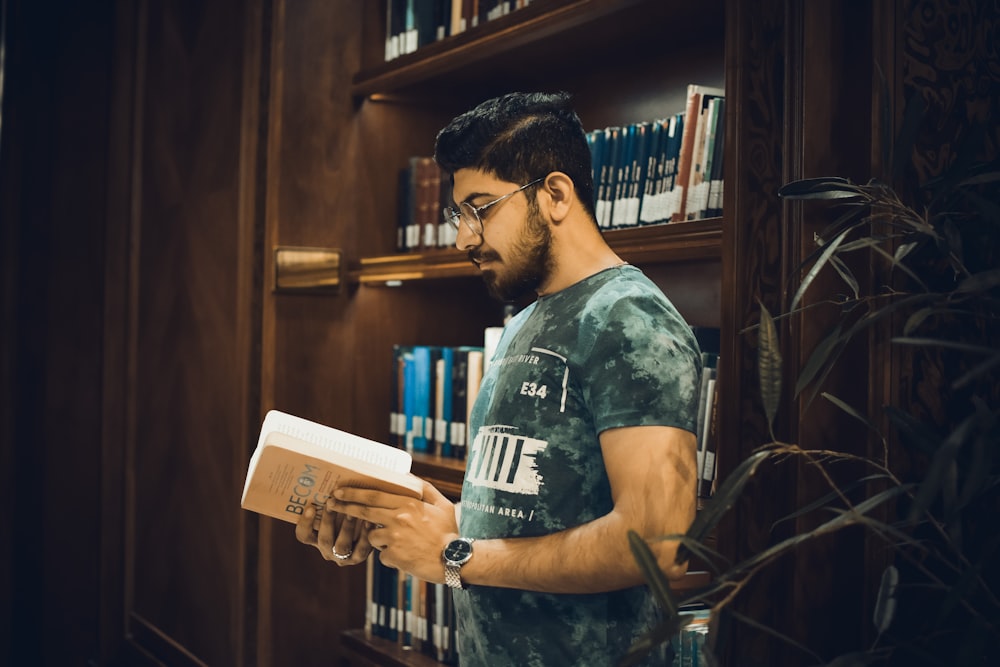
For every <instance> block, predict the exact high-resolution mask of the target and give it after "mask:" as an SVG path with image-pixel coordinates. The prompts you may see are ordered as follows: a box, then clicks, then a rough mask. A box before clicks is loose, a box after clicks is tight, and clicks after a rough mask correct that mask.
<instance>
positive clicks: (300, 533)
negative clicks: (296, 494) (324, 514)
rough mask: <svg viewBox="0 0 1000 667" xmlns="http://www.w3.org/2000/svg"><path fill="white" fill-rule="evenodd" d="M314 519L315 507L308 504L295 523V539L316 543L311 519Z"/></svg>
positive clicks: (304, 542)
mask: <svg viewBox="0 0 1000 667" xmlns="http://www.w3.org/2000/svg"><path fill="white" fill-rule="evenodd" d="M315 519H316V508H315V507H314V506H312V505H308V506H307V507H306V508H305V509H304V510H302V514H300V515H299V520H298V521H297V522H296V523H295V539H297V540H298V541H299V542H301V543H302V544H316V531H315V530H313V521H314V520H315Z"/></svg>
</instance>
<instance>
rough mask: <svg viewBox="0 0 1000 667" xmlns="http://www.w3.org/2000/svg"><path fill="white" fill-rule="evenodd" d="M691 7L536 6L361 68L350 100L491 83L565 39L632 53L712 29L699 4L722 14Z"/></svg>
mask: <svg viewBox="0 0 1000 667" xmlns="http://www.w3.org/2000/svg"><path fill="white" fill-rule="evenodd" d="M696 4H697V3H688V2H683V1H682V0H535V1H534V2H532V3H531V4H530V5H528V6H527V7H524V8H522V9H518V10H516V11H512V12H510V13H509V14H507V15H506V16H502V17H500V18H497V19H494V20H492V21H489V22H487V23H483V24H480V25H478V26H475V27H473V28H470V29H468V30H466V31H464V32H461V33H458V34H457V35H453V36H450V37H446V38H444V39H441V40H439V41H437V42H434V43H432V44H428V45H426V46H423V47H421V48H419V49H418V50H417V51H414V52H412V53H409V54H406V55H403V56H400V57H398V58H395V59H393V60H390V61H387V62H379V63H377V64H371V65H370V66H368V67H365V68H364V69H362V70H361V71H359V72H357V73H356V74H355V75H354V77H353V79H352V84H351V94H352V95H353V96H354V97H356V98H362V97H367V96H376V97H378V96H392V95H393V94H396V93H406V92H414V91H416V90H417V88H426V87H428V86H431V87H433V84H443V83H444V81H443V80H444V77H446V76H447V77H449V78H450V77H452V76H454V75H455V74H456V73H459V74H460V73H469V72H472V71H475V72H476V75H477V76H488V77H490V78H491V79H492V78H494V77H496V76H504V75H505V74H506V75H507V76H509V75H510V73H511V72H518V73H519V74H518V75H519V76H523V72H522V71H521V70H522V67H532V66H534V67H538V66H539V62H540V60H541V59H548V58H549V57H551V56H558V54H559V53H560V52H562V51H564V45H565V44H566V42H567V41H570V42H573V43H577V44H580V43H589V44H591V45H592V49H593V51H594V52H595V53H597V52H600V51H601V49H602V47H605V46H608V45H614V44H617V43H620V42H621V40H622V39H629V40H630V41H631V43H632V46H633V48H638V47H641V46H642V45H643V43H644V42H647V41H648V40H645V39H644V38H645V37H653V36H654V35H655V36H656V37H657V38H658V39H659V40H665V41H670V40H672V39H674V38H681V37H683V36H684V35H685V34H691V33H690V31H691V30H695V31H697V32H699V33H702V32H704V28H705V26H706V25H715V26H718V25H719V22H718V21H717V20H715V17H717V16H718V14H717V13H714V12H713V11H710V9H711V8H709V7H706V6H705V5H706V4H710V5H716V7H715V9H718V11H719V12H721V11H722V5H723V2H722V0H707V3H700V4H697V6H695V5H696ZM664 19H669V20H667V21H665V20H664ZM709 20H711V23H709ZM654 31H655V32H654ZM554 37H557V38H558V39H552V38H554ZM654 43H663V42H662V41H660V42H654ZM562 59H565V55H563V57H562ZM493 82H494V83H496V81H495V79H494V80H493ZM423 92H426V91H423Z"/></svg>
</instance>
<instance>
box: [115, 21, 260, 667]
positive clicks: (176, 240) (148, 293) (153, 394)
mask: <svg viewBox="0 0 1000 667" xmlns="http://www.w3.org/2000/svg"><path fill="white" fill-rule="evenodd" d="M137 19H138V20H137V23H136V26H135V31H136V34H137V35H138V36H139V39H138V42H137V48H136V54H135V55H136V58H135V62H136V67H137V70H136V83H135V86H136V91H137V98H136V100H137V109H136V111H137V121H136V122H137V132H136V135H135V142H136V143H135V144H134V146H133V155H134V156H135V162H134V164H133V169H134V173H133V181H132V182H133V184H134V187H135V188H136V189H135V190H134V191H133V193H132V205H131V211H132V217H131V221H130V226H131V228H130V239H131V248H132V253H133V260H132V265H131V275H130V276H129V281H130V286H131V290H130V296H131V300H130V304H129V311H130V325H129V341H128V348H127V349H128V360H127V364H128V369H127V373H128V375H127V401H128V403H127V406H126V410H125V414H126V424H127V427H126V454H125V461H126V486H125V489H124V491H125V493H124V495H123V501H124V505H125V531H126V539H125V553H126V563H125V595H126V608H125V613H126V617H127V628H128V629H127V630H126V632H128V633H129V634H131V635H132V636H133V641H134V642H135V643H136V644H137V645H138V647H139V648H140V649H141V650H144V651H146V652H147V653H149V654H152V655H154V656H157V657H158V658H159V659H161V660H164V661H165V662H168V663H170V664H184V663H189V664H232V663H234V662H235V663H246V662H249V661H252V657H251V656H252V652H251V653H248V651H252V647H250V646H247V645H246V643H245V642H244V630H245V626H244V616H243V614H244V610H245V608H246V606H247V600H246V599H245V597H244V587H245V585H246V581H245V568H244V566H243V560H244V555H243V544H244V537H243V535H244V534H243V530H244V525H245V517H244V515H243V513H242V512H241V510H240V509H239V505H238V500H237V499H238V498H239V495H240V491H241V489H242V482H243V474H244V471H245V467H244V466H245V461H246V460H247V458H248V450H249V447H250V443H251V437H252V436H253V435H255V434H256V424H257V423H258V422H257V414H256V412H255V410H252V409H251V407H250V402H251V399H252V397H253V396H255V395H256V384H257V382H258V380H257V378H256V377H254V375H255V369H256V368H258V364H257V363H256V362H255V359H254V355H255V354H256V351H257V349H258V346H259V325H257V324H256V323H255V322H254V321H253V320H254V318H253V310H254V308H253V303H254V299H255V298H257V297H256V294H257V293H258V292H259V284H257V285H256V286H255V284H254V283H255V282H257V283H259V279H255V277H254V276H255V273H254V269H253V266H254V263H255V259H256V257H257V256H259V249H258V248H257V247H256V246H257V245H259V241H258V240H257V239H258V234H257V233H256V231H255V229H256V228H257V227H259V223H258V222H257V221H256V219H255V215H254V209H253V205H252V204H253V202H254V200H255V197H254V195H253V187H254V185H255V183H256V178H255V176H254V172H255V166H254V160H255V157H256V150H255V143H256V141H257V128H256V127H254V123H255V118H256V114H255V113H254V112H253V105H254V104H256V102H257V98H258V94H257V85H258V84H257V82H256V79H255V78H254V77H253V76H249V77H244V72H245V70H246V68H247V65H248V64H247V62H246V59H247V58H250V59H251V60H253V57H254V54H255V53H256V52H258V51H259V47H257V46H255V43H257V42H259V40H260V36H259V30H260V17H259V15H257V14H255V13H254V12H253V11H251V10H249V9H248V8H247V7H246V6H245V5H244V4H243V3H239V2H235V1H234V2H218V3H211V4H210V5H205V6H202V5H181V4H175V3H150V4H149V5H148V6H145V5H144V6H143V10H142V11H140V12H139V15H138V17H137ZM247 31H249V32H247ZM248 36H249V47H248V43H247V38H248ZM249 71H250V72H255V71H259V64H258V63H252V65H251V66H250V67H249ZM247 86H248V87H249V88H250V89H251V90H250V91H248V90H247V89H246V88H245V87H247ZM248 105H249V106H248ZM248 125H249V126H248ZM248 188H249V190H248ZM251 412H253V414H251Z"/></svg>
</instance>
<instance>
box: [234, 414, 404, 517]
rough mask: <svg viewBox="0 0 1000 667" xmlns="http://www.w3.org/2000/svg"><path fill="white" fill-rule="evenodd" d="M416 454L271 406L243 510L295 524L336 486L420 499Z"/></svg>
mask: <svg viewBox="0 0 1000 667" xmlns="http://www.w3.org/2000/svg"><path fill="white" fill-rule="evenodd" d="M411 460H412V457H411V456H410V454H409V453H408V452H406V451H404V450H402V449H397V448H395V447H390V446H389V445H384V444H382V443H380V442H375V441H374V440H368V439H366V438H362V437H360V436H357V435H353V434H351V433H346V432H344V431H340V430H337V429H335V428H331V427H329V426H324V425H322V424H317V423H316V422H312V421H309V420H308V419H303V418H301V417H295V416H294V415H290V414H286V413H284V412H279V411H277V410H271V411H270V412H268V413H267V415H266V416H265V417H264V423H263V424H262V425H261V428H260V438H259V439H258V440H257V449H255V450H254V453H253V456H252V457H250V466H249V468H248V469H247V479H246V483H245V484H244V486H243V499H242V500H241V501H240V506H241V507H242V508H243V509H247V510H250V511H252V512H257V513H258V514H263V515H265V516H270V517H274V518H275V519H281V520H282V521H288V522H289V523H295V522H297V521H298V519H299V516H300V515H301V514H302V512H303V510H304V509H305V508H306V507H307V506H308V504H309V503H313V504H315V505H317V506H319V505H322V504H323V503H325V502H326V500H327V498H328V497H329V496H330V494H332V493H333V490H334V489H335V488H336V487H338V486H348V485H349V486H356V487H362V488H369V489H378V490H381V491H387V492H389V493H395V494H398V495H405V496H412V497H414V498H420V497H421V495H422V494H423V481H422V480H421V479H420V478H419V477H417V476H416V475H413V474H412V473H410V463H411Z"/></svg>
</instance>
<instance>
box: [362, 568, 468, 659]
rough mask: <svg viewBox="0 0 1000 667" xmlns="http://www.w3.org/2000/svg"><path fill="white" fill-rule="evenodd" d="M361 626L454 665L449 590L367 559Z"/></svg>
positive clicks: (370, 631)
mask: <svg viewBox="0 0 1000 667" xmlns="http://www.w3.org/2000/svg"><path fill="white" fill-rule="evenodd" d="M367 567H368V578H367V606H366V609H367V613H366V614H365V629H366V630H367V632H368V633H369V634H370V635H372V636H374V637H380V638H382V639H385V640H387V641H391V642H395V643H396V644H397V645H398V646H400V647H402V648H404V649H406V650H411V651H415V652H417V653H422V654H424V655H428V656H430V657H432V658H434V659H435V660H437V661H438V662H441V663H443V664H446V665H455V664H458V652H457V650H456V643H455V630H456V622H455V610H454V606H453V603H452V595H451V589H450V588H448V587H447V586H445V585H444V584H432V583H429V582H426V581H423V580H422V579H417V578H416V577H414V576H412V575H409V574H406V573H403V572H400V571H399V570H397V569H395V568H391V567H386V566H385V565H383V564H382V563H381V562H380V561H379V559H378V558H369V559H368V565H367Z"/></svg>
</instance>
